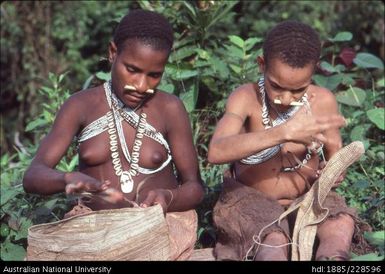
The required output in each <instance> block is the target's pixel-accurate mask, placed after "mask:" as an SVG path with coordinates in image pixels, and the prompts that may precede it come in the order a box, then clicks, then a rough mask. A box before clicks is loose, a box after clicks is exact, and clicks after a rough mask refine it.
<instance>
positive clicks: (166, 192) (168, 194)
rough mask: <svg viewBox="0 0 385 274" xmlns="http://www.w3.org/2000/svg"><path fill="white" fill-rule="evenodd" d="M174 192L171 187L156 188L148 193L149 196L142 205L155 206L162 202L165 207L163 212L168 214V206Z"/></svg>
mask: <svg viewBox="0 0 385 274" xmlns="http://www.w3.org/2000/svg"><path fill="white" fill-rule="evenodd" d="M173 196H174V195H173V193H172V191H171V190H170V189H154V190H150V191H149V192H148V193H147V197H146V198H145V199H144V201H143V202H142V203H141V204H140V206H141V207H148V206H153V205H156V204H160V205H161V206H162V208H163V213H165V214H166V212H167V210H168V207H169V206H170V204H171V203H172V201H173V198H174V197H173Z"/></svg>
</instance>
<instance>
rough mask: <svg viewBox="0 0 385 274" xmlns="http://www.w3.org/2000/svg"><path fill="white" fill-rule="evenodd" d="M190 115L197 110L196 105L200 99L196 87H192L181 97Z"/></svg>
mask: <svg viewBox="0 0 385 274" xmlns="http://www.w3.org/2000/svg"><path fill="white" fill-rule="evenodd" d="M180 99H181V100H182V101H183V103H184V105H185V107H186V110H187V112H188V113H190V112H192V111H193V110H194V109H195V104H196V101H197V99H198V90H197V88H196V86H195V85H192V86H191V87H190V89H189V90H188V91H187V92H184V93H182V94H181V95H180Z"/></svg>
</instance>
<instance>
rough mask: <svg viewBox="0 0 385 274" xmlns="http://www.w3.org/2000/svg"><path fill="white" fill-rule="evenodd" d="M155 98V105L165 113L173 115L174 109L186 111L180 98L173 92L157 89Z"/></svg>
mask: <svg viewBox="0 0 385 274" xmlns="http://www.w3.org/2000/svg"><path fill="white" fill-rule="evenodd" d="M156 98H157V99H156V104H157V107H158V108H160V109H162V111H165V112H166V113H169V114H174V115H175V111H177V112H180V111H182V112H185V111H186V109H185V107H184V104H183V102H182V100H181V99H180V98H179V97H178V96H176V95H174V94H170V93H167V92H164V91H160V90H158V91H157V94H156Z"/></svg>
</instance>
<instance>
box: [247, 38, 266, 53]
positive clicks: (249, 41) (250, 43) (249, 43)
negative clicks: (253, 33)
mask: <svg viewBox="0 0 385 274" xmlns="http://www.w3.org/2000/svg"><path fill="white" fill-rule="evenodd" d="M261 41H262V38H258V37H254V38H249V39H247V40H246V41H245V50H246V51H249V50H251V49H252V48H253V47H254V46H255V44H256V43H259V42H261Z"/></svg>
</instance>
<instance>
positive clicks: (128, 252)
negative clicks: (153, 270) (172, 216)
mask: <svg viewBox="0 0 385 274" xmlns="http://www.w3.org/2000/svg"><path fill="white" fill-rule="evenodd" d="M169 256H170V242H169V237H168V227H167V224H166V220H165V217H164V215H163V210H162V207H161V206H160V205H156V206H152V207H148V208H140V207H133V208H122V209H113V210H100V211H93V212H90V213H85V214H82V215H78V216H74V217H71V218H68V219H65V220H61V221H58V222H54V223H47V224H40V225H35V226H32V227H30V228H29V230H28V248H27V260H29V261H40V260H46V261H68V260H71V261H78V260H90V261H97V260H105V261H118V260H127V261H134V260H141V261H148V260H149V261H155V260H168V259H169Z"/></svg>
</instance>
